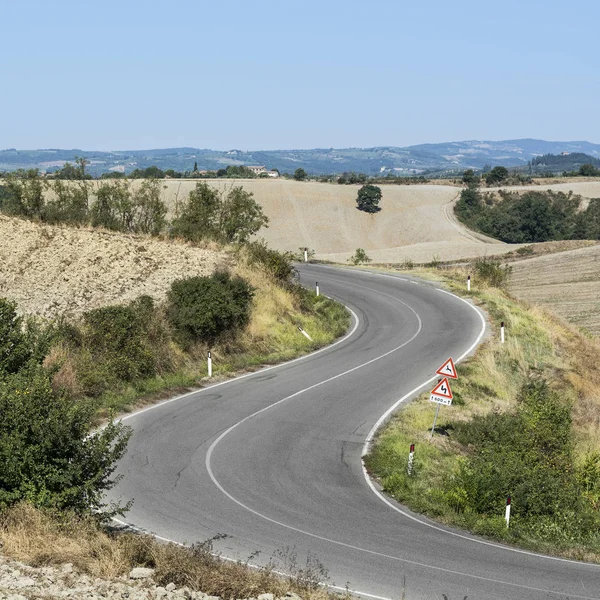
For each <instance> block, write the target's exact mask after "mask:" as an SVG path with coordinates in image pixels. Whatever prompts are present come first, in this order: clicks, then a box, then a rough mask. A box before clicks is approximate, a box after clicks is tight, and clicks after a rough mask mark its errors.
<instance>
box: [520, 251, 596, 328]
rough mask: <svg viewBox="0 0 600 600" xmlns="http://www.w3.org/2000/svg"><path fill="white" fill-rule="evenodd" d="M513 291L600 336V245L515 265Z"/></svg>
mask: <svg viewBox="0 0 600 600" xmlns="http://www.w3.org/2000/svg"><path fill="white" fill-rule="evenodd" d="M510 291H511V293H512V294H513V295H514V296H516V297H517V298H520V299H522V300H526V301H528V302H532V303H535V304H538V305H540V306H544V307H546V308H548V309H550V310H552V311H553V312H555V313H556V314H557V315H560V316H562V317H564V318H566V319H567V320H568V321H570V322H571V323H573V324H575V325H578V326H580V327H583V328H585V329H587V330H588V331H589V332H591V333H593V334H595V335H599V334H600V245H592V246H588V247H584V248H579V249H575V250H568V251H565V252H559V253H556V254H547V255H544V256H537V257H534V258H531V259H528V260H522V261H518V262H516V263H515V264H514V265H513V272H512V276H511V280H510Z"/></svg>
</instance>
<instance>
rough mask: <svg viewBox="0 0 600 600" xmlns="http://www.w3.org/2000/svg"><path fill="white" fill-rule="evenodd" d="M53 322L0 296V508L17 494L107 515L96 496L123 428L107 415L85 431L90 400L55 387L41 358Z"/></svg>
mask: <svg viewBox="0 0 600 600" xmlns="http://www.w3.org/2000/svg"><path fill="white" fill-rule="evenodd" d="M55 336H56V331H55V330H54V329H53V328H45V329H44V328H41V327H39V326H38V325H36V324H35V322H32V321H29V322H27V323H23V320H22V319H21V318H19V317H18V316H17V313H16V306H15V305H14V304H13V303H11V302H8V301H7V300H4V299H0V415H2V418H1V419H0V510H2V509H4V508H6V507H8V506H11V505H13V504H16V503H18V502H21V501H28V502H30V503H31V504H33V505H34V506H37V507H44V508H52V509H71V510H73V511H75V512H78V513H84V512H91V511H99V512H100V514H104V515H105V516H106V515H109V514H114V513H115V512H120V510H121V509H120V508H119V507H116V506H113V507H106V506H104V505H103V504H102V496H103V493H104V492H105V491H106V490H108V489H110V488H111V487H112V486H113V485H114V483H115V479H114V478H112V474H113V472H114V470H115V467H116V463H117V461H118V460H119V458H120V457H121V456H122V455H123V453H124V452H125V447H126V444H127V439H128V436H129V432H128V430H127V429H126V428H124V427H123V426H122V425H120V424H115V423H113V422H110V423H109V424H108V425H107V426H106V427H105V428H104V429H103V430H102V431H100V432H98V433H97V434H96V435H93V436H90V435H89V434H90V430H91V427H92V423H93V419H94V416H95V407H94V405H93V404H92V403H91V402H89V401H86V400H85V399H79V400H77V401H75V400H74V398H72V397H71V396H70V395H69V394H68V393H67V392H66V390H56V389H55V388H54V387H53V378H52V375H53V373H52V371H51V370H49V369H47V368H46V367H44V365H43V358H44V357H45V355H46V354H47V352H48V350H49V348H50V345H51V344H52V342H53V340H54V339H55Z"/></svg>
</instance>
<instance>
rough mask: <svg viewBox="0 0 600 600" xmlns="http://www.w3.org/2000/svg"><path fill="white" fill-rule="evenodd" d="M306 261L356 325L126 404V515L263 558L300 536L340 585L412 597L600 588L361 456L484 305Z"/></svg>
mask: <svg viewBox="0 0 600 600" xmlns="http://www.w3.org/2000/svg"><path fill="white" fill-rule="evenodd" d="M300 273H301V280H302V281H303V283H304V284H306V285H314V282H315V281H319V283H320V286H321V290H322V292H323V293H325V294H327V295H329V296H331V297H334V298H336V299H339V300H340V301H342V302H344V303H345V304H346V305H347V306H349V307H350V308H351V309H352V311H353V312H354V323H353V327H352V330H351V332H350V333H349V335H347V336H346V337H345V338H343V339H342V340H341V341H339V342H338V343H337V344H334V345H333V346H331V347H329V348H327V349H324V350H322V351H320V352H318V353H315V354H312V355H310V356H308V357H304V358H302V359H299V360H296V361H293V362H291V363H288V364H286V365H281V366H278V367H274V368H270V369H266V370H263V371H260V372H257V373H255V374H252V375H249V376H246V377H243V378H240V379H237V380H232V381H228V382H226V383H223V384H218V385H215V386H212V387H208V388H206V389H203V390H201V391H198V392H194V393H191V394H188V395H186V396H183V397H180V398H178V399H174V400H173V401H168V402H166V403H163V404H160V405H158V406H154V407H151V408H149V409H145V410H143V411H141V412H139V413H136V414H134V415H130V416H129V417H127V418H126V421H127V423H128V424H129V425H131V426H132V427H133V429H134V434H133V436H132V439H131V441H130V444H129V449H128V452H127V455H126V456H125V457H124V459H123V460H122V462H121V464H120V472H121V473H122V474H123V475H124V477H123V479H122V481H121V482H120V484H119V486H118V487H117V488H115V490H113V491H112V493H111V497H112V499H119V500H121V501H126V500H129V499H132V498H133V499H134V505H133V508H132V510H131V511H130V512H129V513H128V515H127V520H128V522H130V523H132V524H134V525H135V526H137V527H139V528H142V529H144V530H147V531H151V532H153V533H155V534H157V535H158V536H161V537H163V538H166V539H169V540H174V541H178V542H194V541H201V540H205V539H208V538H210V537H212V536H214V535H215V534H218V533H222V534H227V535H228V537H227V538H226V539H224V540H222V541H220V542H218V543H217V545H216V546H217V548H218V549H219V550H220V551H221V552H222V553H223V554H224V555H225V556H228V557H231V558H235V559H242V560H245V559H246V558H247V557H249V556H250V555H251V554H253V553H254V552H255V551H260V555H259V557H258V559H256V560H255V562H258V563H261V562H262V563H265V562H267V560H268V558H269V557H270V556H271V554H272V553H273V552H274V551H275V550H276V549H281V548H284V547H295V549H296V551H297V553H298V555H299V556H300V557H305V556H306V555H307V554H308V553H311V554H312V555H314V556H316V557H317V558H318V559H319V560H320V561H321V562H323V563H324V564H325V566H326V567H327V568H328V570H329V576H330V579H331V580H332V582H333V583H335V584H336V585H337V586H340V587H344V586H345V585H346V584H347V583H348V584H349V587H350V588H351V589H353V590H355V591H357V592H359V593H361V594H362V595H365V596H372V597H376V598H399V597H401V596H402V590H403V586H404V590H405V594H406V596H405V597H406V599H407V600H421V599H423V600H425V599H428V600H429V599H440V600H442V599H446V600H455V599H458V600H463V599H464V598H465V597H468V598H469V600H478V599H485V600H488V599H489V600H492V599H498V600H500V599H501V600H507V599H519V600H524V599H528V600H541V599H556V598H565V599H566V598H570V599H575V598H581V599H591V598H594V599H600V567H599V566H597V565H589V564H585V563H576V562H570V561H565V560H559V559H553V558H547V557H543V556H538V555H534V554H531V553H527V552H522V551H518V550H514V549H508V548H504V547H502V546H498V545H494V544H491V543H488V542H486V541H484V540H480V539H475V538H473V537H471V536H468V535H466V534H464V533H462V532H460V531H454V530H451V529H449V528H445V527H441V526H438V525H436V524H435V523H432V522H430V521H428V520H426V519H424V518H422V517H420V516H418V515H415V514H413V513H410V512H409V511H408V510H407V509H405V508H404V507H402V506H400V505H398V504H396V503H395V502H393V501H389V500H386V499H385V498H383V496H381V494H379V493H378V492H377V490H376V489H375V486H374V485H373V484H372V483H370V482H369V481H368V480H367V478H366V477H365V474H364V472H363V467H362V462H361V456H362V454H363V451H364V447H365V440H366V439H367V438H368V437H369V436H370V435H371V434H372V430H373V428H374V427H375V425H376V424H377V422H378V420H379V419H380V417H381V416H382V415H384V413H386V411H388V409H389V408H390V407H392V406H393V405H395V404H397V402H398V400H400V399H402V398H404V397H407V398H410V397H412V396H414V395H415V393H416V391H418V390H419V389H420V388H422V387H423V384H424V382H428V381H429V380H431V379H432V374H433V372H434V371H435V369H436V368H437V367H438V366H439V365H440V364H441V363H442V362H443V361H444V360H445V359H446V358H448V356H454V357H455V358H459V357H460V356H461V355H464V354H465V353H468V352H469V351H470V350H471V349H472V348H473V347H474V346H475V345H476V343H477V342H478V341H479V340H480V339H481V336H482V335H483V330H484V329H485V322H484V320H483V318H482V316H481V314H480V313H479V311H477V310H476V309H475V308H474V307H472V306H471V305H469V304H468V303H467V302H465V301H464V300H461V299H459V298H457V297H455V296H452V295H451V294H448V293H447V292H444V291H441V290H439V289H437V288H436V287H435V286H433V285H432V284H429V283H426V282H422V281H413V280H409V279H406V278H401V277H394V276H386V275H381V274H371V273H367V272H359V271H351V270H344V269H336V268H333V267H325V266H316V265H303V266H301V267H300ZM309 333H310V332H309ZM433 408H434V405H433V404H432V417H433ZM442 410H443V408H442ZM417 452H418V448H417Z"/></svg>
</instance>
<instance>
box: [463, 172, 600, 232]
mask: <svg viewBox="0 0 600 600" xmlns="http://www.w3.org/2000/svg"><path fill="white" fill-rule="evenodd" d="M466 175H467V178H468V179H470V174H469V173H466ZM581 206H582V198H581V197H580V196H576V195H574V194H573V193H572V192H569V193H568V194H565V193H563V192H553V191H550V190H548V191H539V190H530V191H527V192H525V193H522V194H521V193H518V192H507V191H500V192H498V195H497V196H494V195H492V194H489V193H482V192H481V190H480V189H479V185H478V181H477V180H476V179H475V180H472V181H470V182H469V183H468V185H467V187H466V189H464V190H463V191H462V192H461V195H460V199H459V200H458V202H457V203H456V205H455V208H454V210H455V213H456V215H457V216H458V218H459V219H460V221H462V222H463V223H464V224H465V225H467V226H468V227H470V228H471V229H474V230H476V231H480V232H482V233H485V234H486V235H490V236H492V237H494V238H497V239H500V240H502V241H503V242H507V243H531V242H547V241H553V240H571V239H578V240H579V239H591V240H600V198H594V199H591V200H590V201H589V204H588V206H587V207H586V208H585V209H584V210H582V209H581Z"/></svg>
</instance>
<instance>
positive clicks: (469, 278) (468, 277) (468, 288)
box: [467, 275, 471, 292]
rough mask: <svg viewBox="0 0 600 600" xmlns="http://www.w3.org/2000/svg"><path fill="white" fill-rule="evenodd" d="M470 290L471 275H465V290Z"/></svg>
mask: <svg viewBox="0 0 600 600" xmlns="http://www.w3.org/2000/svg"><path fill="white" fill-rule="evenodd" d="M470 291H471V276H470V275H467V292H470Z"/></svg>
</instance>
